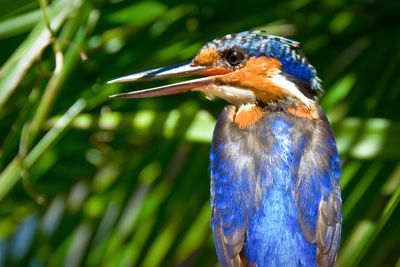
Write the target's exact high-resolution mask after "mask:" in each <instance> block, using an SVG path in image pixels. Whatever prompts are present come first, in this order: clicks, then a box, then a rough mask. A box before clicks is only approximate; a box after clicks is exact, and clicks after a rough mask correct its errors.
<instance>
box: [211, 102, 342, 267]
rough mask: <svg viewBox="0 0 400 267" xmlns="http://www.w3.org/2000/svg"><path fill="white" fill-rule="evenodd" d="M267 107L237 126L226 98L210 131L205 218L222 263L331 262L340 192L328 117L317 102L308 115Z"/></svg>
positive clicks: (337, 237)
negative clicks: (312, 116)
mask: <svg viewBox="0 0 400 267" xmlns="http://www.w3.org/2000/svg"><path fill="white" fill-rule="evenodd" d="M265 109H266V112H265V114H264V115H263V117H262V118H261V119H260V120H259V121H257V122H256V123H255V124H254V125H252V126H249V127H247V128H244V129H243V128H240V127H239V126H238V125H237V124H236V123H235V122H234V116H235V115H236V108H235V107H234V106H228V107H227V108H225V110H224V111H223V113H222V114H221V115H220V117H219V119H218V122H217V126H216V128H215V131H214V138H213V144H212V149H211V153H210V159H211V165H210V171H211V207H212V218H211V224H212V227H213V231H214V240H215V245H216V247H217V254H218V258H219V260H220V262H221V265H222V266H241V265H240V264H241V262H242V261H243V259H246V260H247V261H248V263H249V264H250V265H251V266H255V265H257V266H259V267H260V266H309V265H310V263H311V265H316V263H317V262H318V263H319V264H320V265H322V266H329V265H332V264H333V262H334V260H335V258H336V253H337V250H338V247H339V240H340V226H341V210H340V209H341V199H340V186H339V177H340V161H339V157H338V154H337V150H336V146H335V141H334V137H333V133H332V130H331V128H330V126H329V123H328V122H327V120H326V118H325V116H324V115H323V113H322V111H321V110H319V113H320V115H321V118H320V119H313V120H310V119H308V118H299V117H296V116H294V115H292V114H289V113H287V112H284V111H280V112H268V107H266V108H265ZM317 251H318V252H317ZM240 252H241V253H242V255H240ZM317 254H318V255H317ZM312 263H314V264H312Z"/></svg>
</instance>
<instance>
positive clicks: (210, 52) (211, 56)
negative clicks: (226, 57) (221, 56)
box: [193, 48, 218, 66]
mask: <svg viewBox="0 0 400 267" xmlns="http://www.w3.org/2000/svg"><path fill="white" fill-rule="evenodd" d="M217 59H218V51H217V50H216V49H212V48H206V49H203V50H201V51H200V53H199V54H198V55H197V56H196V57H195V58H194V59H193V63H195V64H197V65H203V66H205V65H211V64H212V63H214V62H215V61H216V60H217Z"/></svg>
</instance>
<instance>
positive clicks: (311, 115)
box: [287, 104, 319, 120]
mask: <svg viewBox="0 0 400 267" xmlns="http://www.w3.org/2000/svg"><path fill="white" fill-rule="evenodd" d="M313 107H314V106H313V105H311V108H310V109H309V108H307V106H306V105H304V104H300V105H299V106H297V107H290V108H288V109H287V112H289V113H290V114H292V115H294V116H296V117H300V118H307V119H309V120H312V119H319V115H318V111H317V110H315V109H314V108H313Z"/></svg>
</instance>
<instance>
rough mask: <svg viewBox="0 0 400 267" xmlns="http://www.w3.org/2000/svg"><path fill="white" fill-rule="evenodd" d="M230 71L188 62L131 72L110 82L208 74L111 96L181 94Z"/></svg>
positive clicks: (198, 87) (137, 96)
mask: <svg viewBox="0 0 400 267" xmlns="http://www.w3.org/2000/svg"><path fill="white" fill-rule="evenodd" d="M229 72H232V70H230V69H222V68H216V67H209V66H198V65H195V64H193V63H192V62H187V63H183V64H179V65H174V66H170V67H163V68H158V69H154V70H149V71H144V72H139V73H135V74H131V75H128V76H124V77H121V78H117V79H114V80H111V81H109V82H108V83H118V82H136V81H146V80H156V79H163V78H172V77H182V76H190V75H204V76H208V77H203V78H198V79H193V80H189V81H185V82H180V83H174V84H170V85H164V86H159V87H154V88H149V89H144V90H139V91H132V92H128V93H123V94H117V95H112V96H111V97H119V98H146V97H155V96H164V95H173V94H179V93H183V92H186V91H189V90H192V89H198V90H201V88H204V87H207V86H209V85H210V84H213V83H215V80H216V79H217V78H218V76H220V75H223V74H227V73H229Z"/></svg>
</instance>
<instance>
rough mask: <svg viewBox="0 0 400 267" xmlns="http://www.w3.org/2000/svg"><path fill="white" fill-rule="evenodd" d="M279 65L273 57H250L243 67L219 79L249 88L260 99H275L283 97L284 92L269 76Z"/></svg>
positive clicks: (277, 69)
mask: <svg viewBox="0 0 400 267" xmlns="http://www.w3.org/2000/svg"><path fill="white" fill-rule="evenodd" d="M281 65H282V64H281V63H280V62H279V60H277V59H274V58H268V57H257V58H250V59H249V60H248V61H247V62H246V65H245V66H244V67H242V68H241V69H239V70H237V71H235V72H233V73H231V74H228V75H225V76H224V77H222V78H221V80H222V81H223V82H225V83H227V84H231V85H234V86H237V87H242V88H248V89H251V90H252V91H253V92H254V94H255V95H256V96H257V97H258V98H260V99H262V100H265V101H268V100H276V99H279V98H281V97H283V95H284V93H283V90H282V88H281V87H278V86H276V85H275V84H274V83H272V82H271V81H270V79H269V78H271V77H272V76H273V75H275V73H276V72H277V71H279V70H280V69H281Z"/></svg>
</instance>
